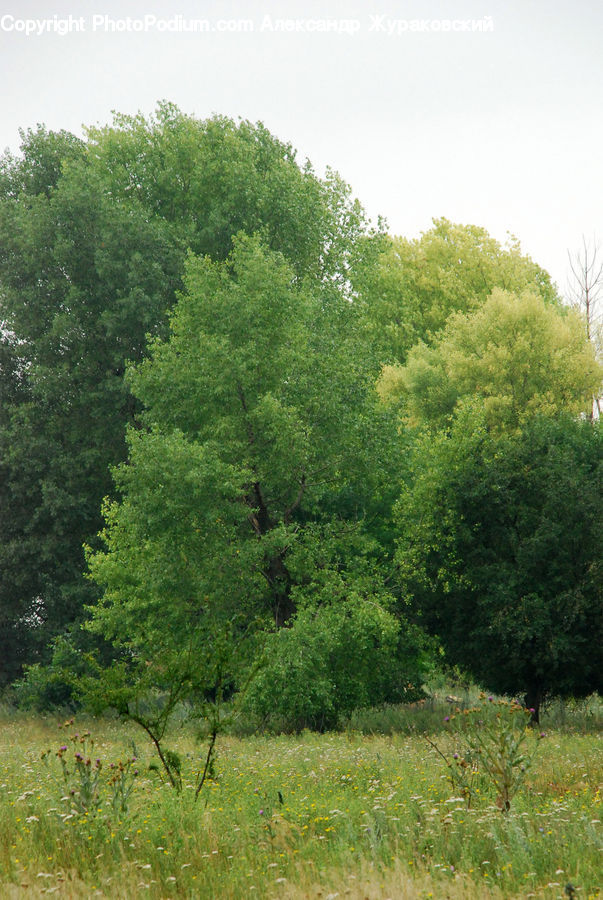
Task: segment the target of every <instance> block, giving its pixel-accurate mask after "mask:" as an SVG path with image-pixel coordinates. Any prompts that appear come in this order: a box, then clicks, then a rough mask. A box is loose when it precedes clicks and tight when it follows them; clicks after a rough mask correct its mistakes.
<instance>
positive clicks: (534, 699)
mask: <svg viewBox="0 0 603 900" xmlns="http://www.w3.org/2000/svg"><path fill="white" fill-rule="evenodd" d="M541 702H542V693H541V691H540V688H538V687H529V688H528V689H527V691H526V696H525V704H526V709H529V710H530V712H531V714H532V718H531V719H530V725H534V726H535V725H538V724H539V722H540V704H541Z"/></svg>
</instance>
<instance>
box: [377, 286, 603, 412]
mask: <svg viewBox="0 0 603 900" xmlns="http://www.w3.org/2000/svg"><path fill="white" fill-rule="evenodd" d="M602 378H603V367H602V366H601V364H600V363H598V362H597V360H596V358H595V354H594V351H593V347H592V345H591V344H590V343H589V342H588V341H587V340H586V338H585V335H584V326H583V322H582V320H581V318H580V316H579V315H577V314H576V313H574V312H572V311H568V310H567V309H564V308H560V307H557V306H556V305H551V304H548V305H547V304H545V302H544V300H543V299H542V298H541V297H540V296H539V295H538V294H535V293H533V292H524V293H522V294H511V293H508V292H507V291H503V290H500V289H495V290H494V291H493V292H492V295H491V296H490V297H489V299H488V300H486V301H485V302H484V303H483V305H482V306H480V307H479V309H477V310H476V311H474V312H470V313H455V314H453V315H451V316H450V318H449V319H448V321H447V323H446V327H445V328H444V330H443V332H442V333H441V335H440V337H439V338H438V339H437V340H435V341H434V342H433V343H432V344H431V345H427V344H425V343H419V344H417V345H416V346H415V347H413V349H412V350H411V351H410V353H409V355H408V360H407V363H406V365H405V366H386V367H384V369H383V372H382V375H381V378H380V381H379V386H378V389H379V392H380V394H381V396H382V398H383V399H385V400H389V401H392V402H394V401H397V402H398V403H399V404H400V407H401V409H402V413H403V416H404V417H405V419H406V420H408V421H410V422H411V423H414V424H417V423H428V424H430V425H435V426H436V427H441V426H442V425H444V424H445V423H446V422H447V421H448V420H449V418H450V416H451V415H452V414H453V413H454V412H455V410H456V409H458V407H459V405H460V404H462V403H463V402H464V401H466V400H468V399H471V398H479V401H480V403H482V404H483V407H484V411H485V415H486V420H487V421H488V423H489V424H490V425H496V426H497V427H499V428H500V427H503V428H517V427H519V426H521V425H522V424H523V423H525V422H526V421H527V420H528V419H530V418H531V417H533V416H534V415H536V414H544V415H550V414H554V413H556V412H561V411H564V410H565V411H566V412H570V413H574V414H578V413H581V412H584V411H586V410H587V409H588V408H589V405H590V397H591V396H592V394H593V392H596V391H598V390H599V389H600V386H601V380H602Z"/></svg>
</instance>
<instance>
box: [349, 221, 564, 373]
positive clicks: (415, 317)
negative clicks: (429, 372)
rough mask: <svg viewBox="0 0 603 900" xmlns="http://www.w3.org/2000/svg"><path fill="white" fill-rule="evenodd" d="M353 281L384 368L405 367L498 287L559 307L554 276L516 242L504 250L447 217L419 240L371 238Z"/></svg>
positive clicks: (480, 231)
mask: <svg viewBox="0 0 603 900" xmlns="http://www.w3.org/2000/svg"><path fill="white" fill-rule="evenodd" d="M353 281H354V284H355V287H356V290H357V291H358V293H359V295H360V300H361V305H362V307H363V311H364V317H365V318H364V321H365V326H366V328H367V332H368V335H369V336H370V338H371V340H372V341H373V342H374V344H375V347H376V351H377V353H378V356H379V360H380V362H382V363H386V364H393V363H398V364H399V363H404V362H405V361H406V356H407V353H408V351H409V350H410V349H411V347H413V346H414V345H415V344H417V343H418V342H419V341H423V342H425V343H426V344H428V345H429V344H431V343H432V341H433V340H434V339H435V338H436V337H437V335H438V334H439V333H440V332H441V331H442V329H443V328H444V326H445V324H446V322H447V320H448V318H449V317H450V316H451V315H452V314H453V313H463V314H470V313H472V312H475V311H476V310H478V309H479V308H480V307H481V306H482V304H483V303H484V302H485V301H486V300H487V299H488V297H489V296H490V294H491V293H492V291H493V290H494V289H495V288H501V289H502V290H505V291H509V292H511V293H517V294H519V293H522V292H523V291H526V290H527V291H532V292H534V293H536V294H537V295H538V296H539V297H541V298H542V300H543V301H544V302H545V303H546V304H547V305H548V304H552V305H558V304H559V297H558V295H557V293H556V290H555V287H554V286H553V285H552V284H551V280H550V276H549V275H548V274H547V273H546V272H545V271H544V270H543V269H541V268H540V266H538V265H536V263H534V262H533V261H532V260H531V259H530V257H529V256H525V255H522V253H521V249H520V246H519V242H518V241H517V240H516V239H515V238H513V237H509V240H508V241H507V244H506V245H505V246H501V245H500V244H499V243H498V241H496V240H495V239H494V238H492V237H490V235H489V234H488V232H487V231H486V230H485V229H484V228H480V227H478V226H476V225H457V224H454V223H452V222H450V221H449V220H448V219H444V218H442V219H434V223H433V227H432V228H431V229H430V230H429V231H426V232H425V233H424V234H422V235H421V236H420V237H419V238H416V239H415V240H407V239H406V238H402V237H386V236H384V235H379V236H376V237H375V238H373V239H372V240H371V241H370V242H369V244H368V246H366V245H365V247H364V253H362V254H360V255H359V256H358V257H357V259H356V264H355V266H354V267H353Z"/></svg>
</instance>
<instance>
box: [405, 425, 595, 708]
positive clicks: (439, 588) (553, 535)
mask: <svg viewBox="0 0 603 900" xmlns="http://www.w3.org/2000/svg"><path fill="white" fill-rule="evenodd" d="M416 453H417V458H416V479H415V482H414V484H413V486H412V487H409V488H407V489H406V490H405V491H404V492H403V494H402V497H401V500H400V503H399V525H400V531H401V538H400V544H399V550H398V561H399V564H400V571H401V574H402V579H403V584H404V589H405V592H406V595H407V597H408V598H409V600H410V602H411V603H412V605H413V608H414V610H415V612H416V615H417V618H418V621H419V622H421V623H422V624H423V625H424V626H426V627H427V628H428V629H429V630H430V631H431V632H433V633H435V634H437V635H438V636H439V638H440V640H441V642H442V645H443V646H444V648H445V650H446V653H447V656H448V658H449V660H450V661H451V662H453V663H456V664H459V665H461V666H462V667H463V668H464V669H466V670H467V671H469V672H470V673H471V674H472V675H473V677H474V678H475V679H477V680H478V681H479V682H480V683H481V684H482V685H484V686H485V687H488V688H489V689H491V690H495V691H500V692H502V693H510V694H518V693H524V694H525V699H526V704H527V706H529V707H533V708H534V709H535V711H536V716H537V715H538V710H539V707H540V704H541V702H542V700H543V699H544V698H545V697H547V696H551V695H558V696H570V695H572V696H586V695H587V694H589V693H591V692H592V691H595V690H600V689H601V672H603V658H602V655H601V652H602V648H603V633H602V628H603V617H602V616H601V609H602V600H603V597H602V594H601V585H602V584H603V578H602V575H603V572H602V571H601V555H600V548H601V541H602V538H603V533H602V532H603V516H602V510H603V503H602V502H601V501H602V499H603V498H602V495H601V484H602V481H601V460H602V459H603V455H602V453H601V432H600V428H599V427H598V425H596V424H593V423H591V422H590V421H586V420H574V419H571V418H569V417H560V418H554V419H550V418H536V419H534V420H532V421H531V422H530V423H529V424H528V425H527V426H526V427H525V428H524V430H523V431H521V432H519V433H515V434H512V435H510V434H504V435H500V434H498V435H496V434H494V433H493V432H492V431H489V430H488V429H487V428H486V427H485V425H484V421H483V415H482V414H481V411H477V410H476V409H473V410H471V409H465V410H464V411H463V413H462V414H461V415H460V416H459V417H458V419H457V420H456V421H455V422H454V424H453V426H452V428H451V430H450V432H449V433H448V434H445V433H443V432H441V433H439V434H438V435H437V436H434V435H433V433H430V434H429V435H426V436H425V439H424V440H423V441H421V442H420V443H419V445H418V447H417V451H416Z"/></svg>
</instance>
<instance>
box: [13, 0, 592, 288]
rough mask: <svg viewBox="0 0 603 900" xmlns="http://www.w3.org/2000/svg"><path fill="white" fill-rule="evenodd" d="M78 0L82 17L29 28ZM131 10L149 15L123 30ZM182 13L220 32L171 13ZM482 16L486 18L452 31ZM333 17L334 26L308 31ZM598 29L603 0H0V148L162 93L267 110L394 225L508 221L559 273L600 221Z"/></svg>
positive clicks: (150, 102) (71, 11)
mask: <svg viewBox="0 0 603 900" xmlns="http://www.w3.org/2000/svg"><path fill="white" fill-rule="evenodd" d="M69 15H71V16H73V17H74V19H75V20H79V22H78V24H79V25H80V26H81V28H80V30H79V31H76V30H75V28H72V30H70V31H68V33H66V34H64V35H63V36H61V35H60V34H58V33H56V32H52V31H51V32H50V33H49V32H48V30H46V32H45V33H43V34H40V35H35V34H31V35H29V36H27V35H26V34H25V33H24V32H23V31H22V30H19V29H23V28H25V27H26V26H25V23H24V20H26V19H28V18H29V19H47V18H50V19H51V20H53V17H54V16H58V17H65V16H69ZM94 16H100V17H108V19H107V21H105V20H104V19H103V20H102V22H101V21H100V20H98V19H97V20H96V27H95V20H94ZM128 16H129V17H131V18H132V19H133V20H135V21H133V22H132V23H131V24H130V27H131V28H142V30H140V31H134V30H131V31H119V30H117V29H119V28H127V27H128V24H127V22H126V20H127V17H128ZM145 16H155V17H156V18H157V23H156V24H155V25H153V24H152V23H148V22H147V23H146V25H145V20H144V17H145ZM174 16H181V17H182V18H181V19H180V20H178V21H179V22H180V26H179V27H180V28H183V27H184V26H185V25H186V24H188V23H190V21H191V20H194V19H197V20H207V23H208V27H209V29H210V30H209V31H207V32H197V33H191V32H186V31H183V30H180V31H174V32H170V31H168V30H160V29H161V28H163V27H166V26H167V24H168V21H167V20H172V24H173V17H174ZM488 16H489V17H491V20H492V22H493V30H492V31H488V32H484V31H479V30H475V31H466V30H452V29H453V28H457V29H458V28H459V27H461V26H460V25H459V23H465V22H469V23H471V22H472V21H473V20H475V21H476V22H478V21H481V22H484V21H485V17H488ZM283 18H291V19H297V20H299V22H300V23H301V27H302V29H304V30H301V31H297V32H292V33H284V32H282V31H277V30H275V29H276V26H277V20H278V19H283ZM327 19H331V20H336V21H337V24H338V25H341V30H339V31H330V32H326V33H319V32H311V31H309V29H311V28H312V27H317V20H327ZM231 20H232V21H231ZM238 20H247V24H242V25H237V24H236V22H237V21H238ZM340 20H352V23H353V24H352V25H351V26H350V31H353V33H350V31H345V30H344V29H345V26H344V25H343V23H341V21H340ZM413 20H419V21H420V22H422V23H426V27H427V29H428V30H423V31H416V30H413V29H414V28H416V27H417V26H416V25H414V26H413V25H412V22H413ZM444 20H446V21H448V22H449V23H451V30H450V31H445V30H443V29H444V28H446V27H447V26H446V25H444V24H443V22H444ZM53 21H54V20H53ZM233 22H234V23H235V24H233ZM249 22H251V26H250V25H249ZM140 23H142V24H140ZM312 23H313V24H312ZM354 23H357V24H354ZM434 23H435V24H434ZM390 25H391V26H393V30H394V33H393V34H391V35H390V34H388V33H387V29H388V28H389V27H390ZM30 27H31V26H30ZM57 27H58V25H57ZM113 28H115V29H116V30H112V29H113ZM222 28H228V29H230V28H241V29H245V30H242V31H240V32H238V33H237V32H236V31H230V30H228V31H225V32H223V31H221V30H220V29H222ZM384 29H385V30H384ZM437 29H439V30H437ZM602 37H603V4H600V3H598V2H596V0H573V2H564V0H548V2H544V0H397V2H396V0H370V2H369V0H355V2H354V0H352V2H348V3H345V2H339V0H324V2H318V0H280V2H276V0H230V2H217V0H215V2H214V0H196V2H195V0H180V2H178V0H176V2H175V3H168V2H167V0H146V2H145V0H133V2H128V0H123V2H121V3H120V2H118V0H95V2H92V3H89V2H84V0H79V2H78V0H56V2H53V0H45V2H42V0H32V2H28V0H0V79H1V84H2V106H1V110H2V112H1V117H0V150H1V149H3V148H5V147H10V148H11V149H12V150H16V149H17V148H18V144H19V137H18V129H19V128H20V127H21V128H28V127H30V126H35V125H36V123H38V122H44V123H45V124H46V125H47V126H48V127H50V128H53V129H60V128H65V129H68V130H71V131H74V132H76V133H78V134H81V129H82V125H88V124H98V123H101V124H104V123H106V122H108V121H109V120H110V115H111V110H118V111H120V112H132V113H133V112H136V111H138V110H142V111H143V112H145V113H149V112H151V111H152V110H153V108H154V107H155V104H156V102H157V101H158V100H159V99H167V100H172V101H174V102H175V103H177V104H178V105H179V106H180V108H181V109H182V110H184V111H185V112H189V113H194V114H195V115H197V116H199V117H205V116H208V115H211V114H212V113H214V112H218V113H223V114H226V115H229V116H233V117H238V116H241V117H243V118H248V119H251V120H253V121H256V120H258V119H260V120H262V121H263V122H264V123H265V124H266V125H267V127H268V128H270V130H271V131H272V132H273V133H274V134H276V135H277V136H278V137H279V138H281V139H283V140H287V141H289V142H291V143H292V144H293V145H294V146H295V147H296V148H297V149H298V152H299V158H300V160H303V159H304V158H305V157H308V158H309V159H310V160H312V162H313V163H314V165H315V167H316V168H317V169H318V171H319V172H320V173H322V172H323V171H324V167H325V166H326V165H331V166H332V167H334V168H336V169H337V170H338V171H339V172H340V173H341V174H342V176H343V177H344V178H345V179H346V180H347V181H348V182H349V183H350V184H351V185H352V188H353V190H354V193H355V194H356V195H357V196H358V197H359V199H360V200H361V201H362V203H363V204H364V206H365V208H366V209H367V211H368V212H369V214H370V215H371V216H372V217H376V216H377V215H383V216H385V218H386V219H387V221H388V224H389V228H390V231H391V232H393V233H395V234H403V235H405V236H408V237H414V236H416V235H418V234H419V232H420V231H422V230H425V229H427V228H429V226H430V223H431V219H432V218H433V217H439V216H447V217H448V218H450V219H452V220H453V221H456V222H462V223H471V224H477V225H483V226H484V227H486V228H487V229H488V230H489V231H490V232H491V233H492V234H493V235H494V236H495V237H497V238H498V239H499V240H504V239H505V235H506V232H507V231H511V232H513V233H514V234H516V235H517V237H519V239H520V240H521V243H522V247H523V249H524V251H525V252H527V253H529V254H530V255H531V256H532V257H533V258H534V259H535V260H536V261H537V262H539V263H540V264H541V265H543V266H544V267H545V268H547V269H548V270H549V271H550V272H551V274H552V276H553V278H554V279H555V280H556V281H557V283H558V284H559V287H560V288H561V289H562V291H563V290H564V288H565V287H566V280H567V249H568V248H570V249H577V248H578V247H579V246H580V243H581V236H582V234H583V233H584V234H585V235H586V236H587V237H591V236H592V235H593V233H596V235H597V236H598V237H599V238H603V178H602V174H601V172H602V167H601V158H602V153H601V147H602V146H603V115H602V114H601V113H602V97H603V52H602V50H601V39H602Z"/></svg>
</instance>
